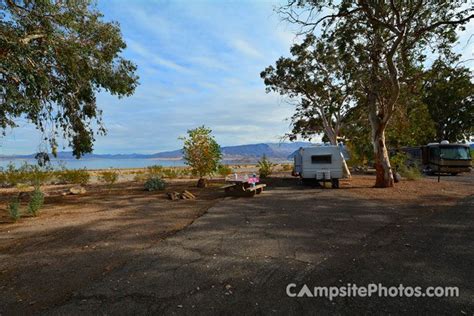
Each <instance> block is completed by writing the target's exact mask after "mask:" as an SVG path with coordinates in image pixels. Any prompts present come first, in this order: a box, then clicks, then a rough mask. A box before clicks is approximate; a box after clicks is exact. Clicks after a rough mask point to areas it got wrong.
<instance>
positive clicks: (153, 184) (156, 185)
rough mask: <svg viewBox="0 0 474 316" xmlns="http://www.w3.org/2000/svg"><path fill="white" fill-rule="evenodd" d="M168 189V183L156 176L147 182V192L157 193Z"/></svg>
mask: <svg viewBox="0 0 474 316" xmlns="http://www.w3.org/2000/svg"><path fill="white" fill-rule="evenodd" d="M165 188H166V182H165V181H164V180H163V179H161V178H159V177H156V176H153V177H151V178H149V179H148V180H146V182H145V190H147V191H157V190H160V191H161V190H164V189H165Z"/></svg>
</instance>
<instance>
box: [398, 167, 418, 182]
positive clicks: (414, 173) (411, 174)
mask: <svg viewBox="0 0 474 316" xmlns="http://www.w3.org/2000/svg"><path fill="white" fill-rule="evenodd" d="M400 175H401V176H402V177H404V178H405V179H407V180H418V179H420V178H421V176H422V175H421V171H420V168H418V167H417V166H413V167H409V166H403V167H402V168H400Z"/></svg>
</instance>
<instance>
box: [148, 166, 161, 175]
mask: <svg viewBox="0 0 474 316" xmlns="http://www.w3.org/2000/svg"><path fill="white" fill-rule="evenodd" d="M146 170H147V173H148V174H149V175H150V176H157V177H161V176H162V175H163V167H162V166H160V165H154V166H148V167H147V168H146Z"/></svg>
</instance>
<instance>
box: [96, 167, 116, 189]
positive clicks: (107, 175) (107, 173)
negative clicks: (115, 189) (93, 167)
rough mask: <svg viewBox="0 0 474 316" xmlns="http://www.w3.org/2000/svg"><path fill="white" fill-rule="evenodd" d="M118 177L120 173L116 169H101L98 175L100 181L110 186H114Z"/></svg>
mask: <svg viewBox="0 0 474 316" xmlns="http://www.w3.org/2000/svg"><path fill="white" fill-rule="evenodd" d="M118 178H119V174H118V172H117V171H115V170H104V171H101V172H100V173H99V176H98V179H99V181H100V182H103V183H105V184H107V186H108V187H109V188H110V187H112V186H113V185H114V184H115V182H117V180H118Z"/></svg>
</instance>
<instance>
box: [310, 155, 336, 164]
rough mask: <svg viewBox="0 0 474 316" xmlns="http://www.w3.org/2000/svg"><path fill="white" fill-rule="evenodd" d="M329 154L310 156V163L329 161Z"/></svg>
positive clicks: (330, 160)
mask: <svg viewBox="0 0 474 316" xmlns="http://www.w3.org/2000/svg"><path fill="white" fill-rule="evenodd" d="M331 157H332V156H331V155H317V156H311V163H315V164H316V163H331V162H332V159H331Z"/></svg>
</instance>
